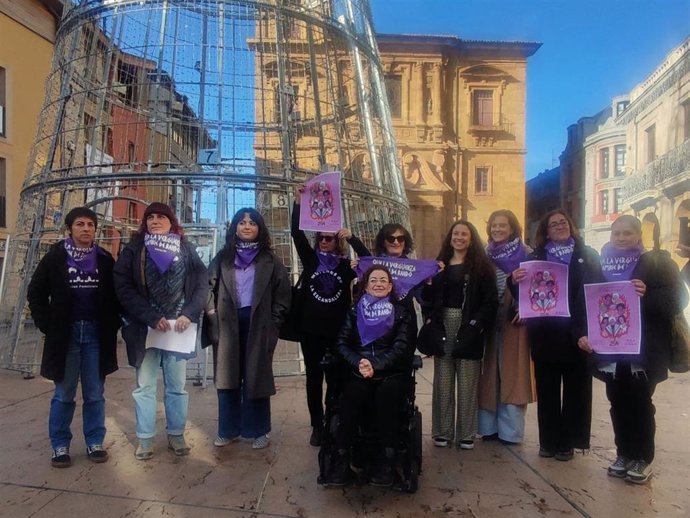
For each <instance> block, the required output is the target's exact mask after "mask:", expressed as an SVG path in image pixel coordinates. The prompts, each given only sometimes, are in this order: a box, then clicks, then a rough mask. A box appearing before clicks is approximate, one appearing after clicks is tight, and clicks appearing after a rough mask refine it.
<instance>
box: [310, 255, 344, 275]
mask: <svg viewBox="0 0 690 518" xmlns="http://www.w3.org/2000/svg"><path fill="white" fill-rule="evenodd" d="M316 257H317V259H318V260H319V265H318V266H317V267H316V271H317V272H325V271H328V270H335V269H336V268H337V267H338V264H340V259H342V257H340V256H339V255H338V254H336V253H334V252H322V251H321V250H317V251H316Z"/></svg>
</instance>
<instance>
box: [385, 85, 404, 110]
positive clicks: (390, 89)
mask: <svg viewBox="0 0 690 518" xmlns="http://www.w3.org/2000/svg"><path fill="white" fill-rule="evenodd" d="M385 83H386V94H387V95H388V104H389V106H390V110H391V117H393V118H394V119H400V118H401V117H402V76H397V75H387V76H386V77H385Z"/></svg>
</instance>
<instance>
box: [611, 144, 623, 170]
mask: <svg viewBox="0 0 690 518" xmlns="http://www.w3.org/2000/svg"><path fill="white" fill-rule="evenodd" d="M614 153H615V155H616V171H615V173H614V175H615V176H625V144H618V145H617V146H615V147H614Z"/></svg>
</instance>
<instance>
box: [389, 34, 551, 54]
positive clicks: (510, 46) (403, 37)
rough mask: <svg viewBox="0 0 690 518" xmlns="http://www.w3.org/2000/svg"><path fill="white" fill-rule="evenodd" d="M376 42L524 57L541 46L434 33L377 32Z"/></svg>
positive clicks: (425, 50)
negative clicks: (466, 38) (511, 54)
mask: <svg viewBox="0 0 690 518" xmlns="http://www.w3.org/2000/svg"><path fill="white" fill-rule="evenodd" d="M376 42H377V43H378V45H379V49H380V51H381V52H386V51H387V49H386V50H384V49H383V48H381V47H400V46H406V47H412V48H414V49H418V50H420V51H422V52H442V51H444V50H457V51H491V52H494V53H496V52H498V53H501V52H504V53H513V54H517V55H519V56H521V57H523V58H528V57H530V56H532V55H533V54H534V53H535V52H537V50H539V48H540V47H541V45H542V44H541V43H540V42H536V41H498V40H487V41H483V40H464V39H461V38H458V37H457V36H439V35H432V34H377V35H376Z"/></svg>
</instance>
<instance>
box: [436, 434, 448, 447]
mask: <svg viewBox="0 0 690 518" xmlns="http://www.w3.org/2000/svg"><path fill="white" fill-rule="evenodd" d="M433 441H434V446H436V447H437V448H447V447H448V439H444V438H443V437H434V439H433Z"/></svg>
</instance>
